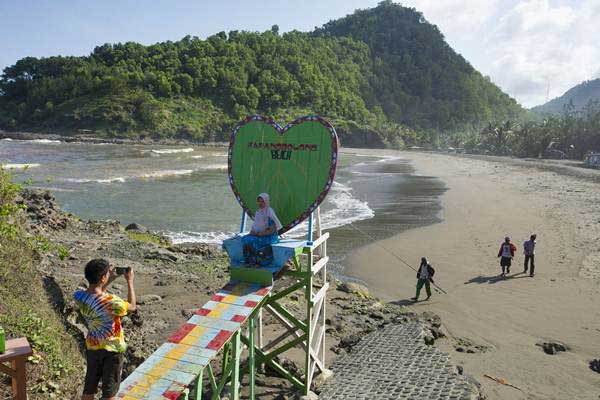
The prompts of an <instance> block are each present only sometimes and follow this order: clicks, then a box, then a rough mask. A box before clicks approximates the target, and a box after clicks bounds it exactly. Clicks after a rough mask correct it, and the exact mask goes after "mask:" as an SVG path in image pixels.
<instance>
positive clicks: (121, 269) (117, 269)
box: [115, 267, 131, 275]
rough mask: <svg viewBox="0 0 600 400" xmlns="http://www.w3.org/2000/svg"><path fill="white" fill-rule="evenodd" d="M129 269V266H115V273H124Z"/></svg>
mask: <svg viewBox="0 0 600 400" xmlns="http://www.w3.org/2000/svg"><path fill="white" fill-rule="evenodd" d="M130 269H131V267H117V268H115V272H116V273H117V275H124V274H125V273H127V272H129V270H130Z"/></svg>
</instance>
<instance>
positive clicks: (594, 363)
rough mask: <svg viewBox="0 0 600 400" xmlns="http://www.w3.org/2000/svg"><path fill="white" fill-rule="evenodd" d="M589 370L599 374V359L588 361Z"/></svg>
mask: <svg viewBox="0 0 600 400" xmlns="http://www.w3.org/2000/svg"><path fill="white" fill-rule="evenodd" d="M590 369H591V370H592V371H594V372H598V373H599V374H600V359H594V360H592V361H590Z"/></svg>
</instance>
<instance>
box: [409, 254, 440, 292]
mask: <svg viewBox="0 0 600 400" xmlns="http://www.w3.org/2000/svg"><path fill="white" fill-rule="evenodd" d="M434 274H435V270H434V269H433V267H432V266H431V264H429V262H428V261H427V258H426V257H421V265H420V266H419V270H418V271H417V294H416V296H415V297H413V298H412V299H413V300H414V301H418V300H419V293H421V289H422V288H423V286H425V291H426V292H427V298H426V299H425V300H429V298H430V297H431V286H430V282H431V283H433V275H434Z"/></svg>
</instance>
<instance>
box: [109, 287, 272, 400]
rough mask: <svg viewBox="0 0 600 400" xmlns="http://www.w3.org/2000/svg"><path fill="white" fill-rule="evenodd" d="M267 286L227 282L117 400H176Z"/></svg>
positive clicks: (133, 376)
mask: <svg viewBox="0 0 600 400" xmlns="http://www.w3.org/2000/svg"><path fill="white" fill-rule="evenodd" d="M271 289H272V286H262V285H260V284H256V283H248V282H229V283H228V284H227V285H225V286H224V287H223V288H222V289H221V290H219V291H218V292H217V293H215V294H214V295H213V296H212V297H211V299H210V300H209V301H208V302H207V303H206V304H204V305H203V306H202V307H201V308H200V309H198V311H196V314H195V315H193V316H192V317H191V318H190V319H189V320H188V321H187V322H185V323H184V324H183V325H181V326H180V327H179V329H178V330H177V332H175V333H174V334H172V335H171V336H170V337H169V338H168V341H167V343H164V344H163V345H161V346H160V347H159V348H158V349H156V351H155V352H154V353H153V354H152V355H151V356H150V357H148V358H147V359H146V361H144V362H143V363H142V364H141V365H140V366H138V367H137V368H136V370H135V371H133V373H131V375H129V376H128V377H127V379H125V380H124V381H123V382H122V383H121V390H120V391H119V393H118V394H117V397H118V398H119V399H123V400H162V399H168V400H177V399H178V398H179V396H181V394H182V393H183V392H184V391H185V390H186V389H187V388H188V387H189V386H190V385H191V384H192V383H193V382H194V381H195V380H196V378H197V377H198V376H199V375H200V374H201V373H202V371H203V369H204V368H205V367H206V366H207V365H208V364H209V363H210V361H211V360H212V359H214V358H215V357H216V356H217V354H218V353H219V351H220V350H221V349H222V348H223V346H224V345H225V344H226V343H227V342H228V341H229V340H230V339H231V337H232V336H233V335H234V334H235V333H236V332H237V331H239V330H240V329H241V327H242V325H243V324H244V323H245V322H246V321H247V319H248V318H249V317H250V315H252V313H253V312H254V311H255V310H256V309H257V308H258V307H259V306H260V305H261V304H262V302H263V301H264V300H265V299H266V298H267V297H268V296H269V295H270V293H271Z"/></svg>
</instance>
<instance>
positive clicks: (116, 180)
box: [66, 176, 125, 183]
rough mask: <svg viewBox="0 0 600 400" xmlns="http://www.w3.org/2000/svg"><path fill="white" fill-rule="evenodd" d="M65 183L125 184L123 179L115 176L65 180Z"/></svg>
mask: <svg viewBox="0 0 600 400" xmlns="http://www.w3.org/2000/svg"><path fill="white" fill-rule="evenodd" d="M66 181H67V182H72V183H125V178H123V177H121V176H117V177H115V178H104V179H66Z"/></svg>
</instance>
